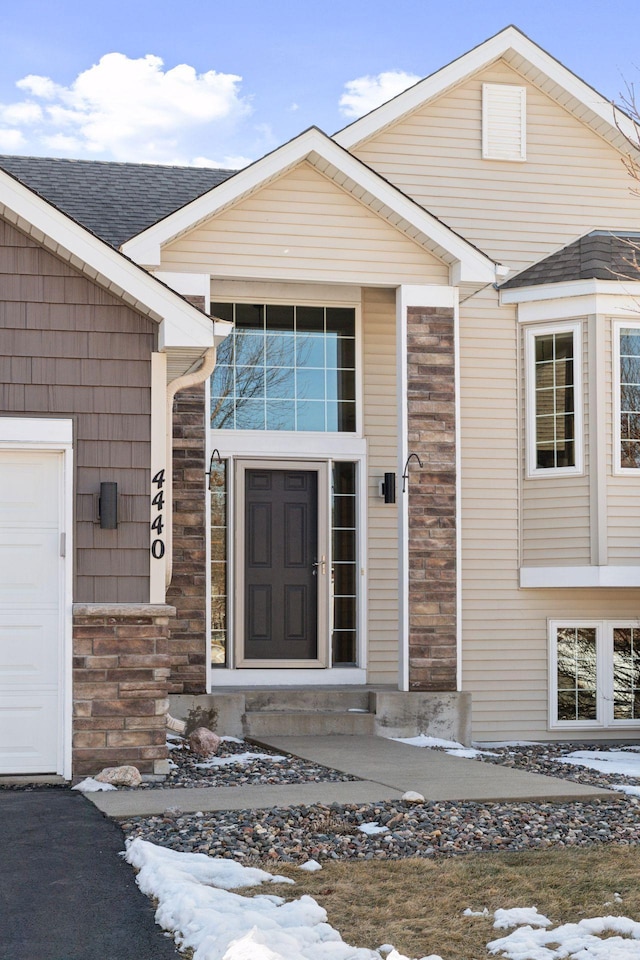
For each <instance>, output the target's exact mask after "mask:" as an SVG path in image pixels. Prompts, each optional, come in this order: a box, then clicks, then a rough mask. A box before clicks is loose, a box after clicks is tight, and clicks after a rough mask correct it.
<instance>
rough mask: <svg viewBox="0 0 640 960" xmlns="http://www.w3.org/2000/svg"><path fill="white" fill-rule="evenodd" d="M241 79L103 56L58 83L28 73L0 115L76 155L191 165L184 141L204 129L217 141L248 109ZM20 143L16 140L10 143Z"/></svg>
mask: <svg viewBox="0 0 640 960" xmlns="http://www.w3.org/2000/svg"><path fill="white" fill-rule="evenodd" d="M241 81H242V77H240V76H237V75H236V74H232V73H219V72H217V71H215V70H208V71H207V72H206V73H200V74H198V73H196V71H195V69H194V68H193V67H192V66H189V65H188V64H185V63H182V64H179V65H178V66H175V67H173V68H171V69H168V70H165V69H164V65H163V61H162V60H161V59H160V57H157V56H153V55H152V54H147V55H146V56H145V57H140V58H138V59H132V58H129V57H127V56H125V55H124V54H122V53H108V54H105V56H103V57H101V59H100V61H99V62H98V63H97V64H94V65H93V66H92V67H90V68H89V69H88V70H85V71H83V72H82V73H80V74H79V75H78V76H77V77H76V79H75V80H74V81H73V82H72V83H71V84H70V85H69V86H63V85H61V84H58V83H56V82H55V81H54V80H52V79H51V78H50V77H42V76H37V75H34V74H31V75H29V76H27V77H24V78H23V79H22V80H19V81H18V82H17V87H18V88H19V89H20V90H23V91H25V92H26V93H27V94H28V95H29V100H25V101H22V102H19V103H14V104H7V105H4V106H1V105H0V120H4V122H6V123H11V124H12V126H14V127H17V128H21V127H26V126H27V125H30V126H31V129H30V131H29V134H30V137H31V139H32V142H33V141H34V140H35V142H36V143H39V144H42V145H44V146H45V147H47V148H49V149H53V150H55V149H57V150H62V151H64V152H69V151H73V152H74V153H75V155H77V156H81V155H82V154H89V155H93V156H96V155H98V154H100V155H104V156H106V157H108V158H113V159H116V160H136V161H154V162H157V163H162V162H171V163H175V162H183V163H184V162H189V159H188V158H189V155H190V150H189V146H188V142H189V139H190V138H192V137H193V135H194V134H195V133H197V132H198V131H201V130H202V129H204V128H205V127H206V128H207V135H208V139H210V140H211V139H216V140H217V137H216V133H217V132H218V131H219V132H220V136H221V138H222V137H223V136H228V134H229V131H230V130H231V129H232V128H233V126H234V124H236V123H237V122H238V121H239V120H241V119H242V118H244V117H246V116H247V115H248V114H249V113H250V112H251V107H250V103H249V99H248V98H247V97H244V96H242V95H241V93H240V83H241ZM17 145H19V144H16V146H17Z"/></svg>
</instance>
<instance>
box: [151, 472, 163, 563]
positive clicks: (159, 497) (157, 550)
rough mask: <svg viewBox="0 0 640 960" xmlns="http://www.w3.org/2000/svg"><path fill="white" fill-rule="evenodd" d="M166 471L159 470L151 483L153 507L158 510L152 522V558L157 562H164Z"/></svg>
mask: <svg viewBox="0 0 640 960" xmlns="http://www.w3.org/2000/svg"><path fill="white" fill-rule="evenodd" d="M163 487H164V470H158V472H157V473H156V475H155V476H154V478H153V480H152V481H151V493H152V500H151V505H152V506H153V507H155V508H156V510H157V513H156V515H155V516H154V518H153V519H152V521H151V537H152V539H151V556H152V557H153V558H154V559H155V560H162V558H163V557H164V549H165V548H164V537H163V535H162V534H163V532H164V490H163V489H162V488H163Z"/></svg>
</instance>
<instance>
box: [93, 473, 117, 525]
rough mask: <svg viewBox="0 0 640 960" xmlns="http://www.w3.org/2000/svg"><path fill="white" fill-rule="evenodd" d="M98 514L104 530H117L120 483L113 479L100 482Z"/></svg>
mask: <svg viewBox="0 0 640 960" xmlns="http://www.w3.org/2000/svg"><path fill="white" fill-rule="evenodd" d="M98 515H99V517H100V527H101V529H102V530H116V529H117V526H118V484H117V483H114V482H112V481H110V482H108V483H101V484H100V499H99V500H98Z"/></svg>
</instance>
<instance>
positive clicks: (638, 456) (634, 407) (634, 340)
mask: <svg viewBox="0 0 640 960" xmlns="http://www.w3.org/2000/svg"><path fill="white" fill-rule="evenodd" d="M620 429H621V444H620V465H621V466H622V467H626V468H627V469H638V467H640V451H639V450H638V447H637V441H638V440H640V330H633V329H631V328H629V329H624V330H621V331H620Z"/></svg>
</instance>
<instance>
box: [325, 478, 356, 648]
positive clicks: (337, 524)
mask: <svg viewBox="0 0 640 960" xmlns="http://www.w3.org/2000/svg"><path fill="white" fill-rule="evenodd" d="M331 580H332V585H333V589H332V604H333V610H332V629H331V655H332V664H333V665H334V666H352V665H355V664H356V662H357V653H358V619H359V618H358V605H359V596H358V464H357V463H356V462H355V461H353V462H352V461H340V460H335V461H334V462H333V464H332V470H331Z"/></svg>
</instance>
